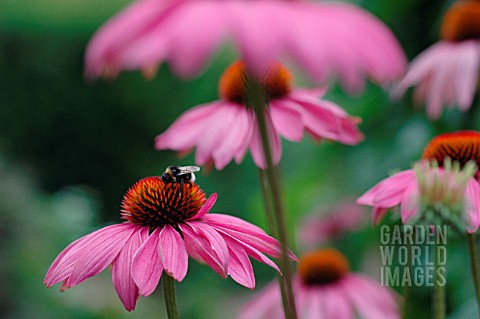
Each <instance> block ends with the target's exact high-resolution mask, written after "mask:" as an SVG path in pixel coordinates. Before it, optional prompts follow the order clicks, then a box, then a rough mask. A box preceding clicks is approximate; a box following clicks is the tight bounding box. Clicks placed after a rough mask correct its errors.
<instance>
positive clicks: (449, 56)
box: [394, 0, 480, 119]
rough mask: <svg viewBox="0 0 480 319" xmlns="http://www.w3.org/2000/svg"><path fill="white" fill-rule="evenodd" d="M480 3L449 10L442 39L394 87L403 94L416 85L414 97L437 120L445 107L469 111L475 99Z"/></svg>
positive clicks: (460, 3) (462, 3)
mask: <svg viewBox="0 0 480 319" xmlns="http://www.w3.org/2000/svg"><path fill="white" fill-rule="evenodd" d="M479 21H480V2H478V1H470V0H467V1H458V2H457V3H455V4H454V5H453V6H452V7H451V8H450V9H449V10H448V11H447V13H446V15H445V17H444V19H443V23H442V29H441V35H442V39H441V40H440V41H439V42H437V43H435V44H434V45H432V46H431V47H430V48H428V49H426V50H425V51H424V52H422V53H421V54H420V55H419V56H418V57H417V58H415V59H414V60H413V61H412V63H411V65H410V67H409V69H408V72H407V74H406V75H405V77H404V78H403V79H402V80H401V82H400V83H399V84H398V86H397V87H396V88H395V90H394V95H396V96H400V95H402V94H403V93H404V92H405V90H406V89H407V88H408V87H410V86H416V88H415V93H414V98H415V100H416V101H417V102H418V103H425V104H426V108H427V114H428V116H429V117H430V118H431V119H437V118H439V117H440V115H441V114H442V110H443V108H444V107H452V106H457V107H458V108H459V109H460V110H461V111H463V112H465V111H467V110H468V109H469V108H470V107H471V105H472V102H473V98H474V96H475V93H476V92H477V86H478V74H479V72H480V23H479Z"/></svg>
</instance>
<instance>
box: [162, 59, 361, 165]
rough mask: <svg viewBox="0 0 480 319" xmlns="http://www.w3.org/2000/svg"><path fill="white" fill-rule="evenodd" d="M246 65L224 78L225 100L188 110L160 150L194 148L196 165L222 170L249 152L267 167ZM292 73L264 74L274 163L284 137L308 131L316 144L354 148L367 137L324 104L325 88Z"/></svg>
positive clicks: (278, 69) (354, 121)
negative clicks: (307, 86)
mask: <svg viewBox="0 0 480 319" xmlns="http://www.w3.org/2000/svg"><path fill="white" fill-rule="evenodd" d="M246 76H247V72H246V66H245V63H244V62H240V61H239V62H236V63H234V64H233V65H232V66H230V67H229V68H228V69H227V70H226V72H225V73H224V75H223V76H222V78H221V80H220V85H219V93H220V97H221V100H218V101H214V102H211V103H207V104H203V105H200V106H197V107H195V108H193V109H191V110H188V111H187V112H185V113H184V114H182V115H181V116H180V118H179V119H178V120H177V121H176V122H175V123H173V124H172V125H171V126H170V128H168V129H167V131H165V132H164V133H162V134H160V135H159V136H157V139H156V144H155V146H156V148H157V149H159V150H163V149H171V150H176V151H179V152H180V153H187V152H189V151H190V150H192V149H193V148H196V154H195V162H196V163H197V165H204V164H207V163H210V162H213V163H214V164H215V167H216V168H217V169H219V170H220V169H223V168H224V167H225V166H226V165H227V164H228V163H229V162H230V161H231V160H232V159H235V162H237V163H240V162H241V161H242V160H243V158H244V156H245V154H246V152H247V150H248V149H250V151H251V153H252V157H253V160H254V161H255V163H256V164H257V166H258V167H260V168H265V167H266V161H265V156H264V155H263V149H262V140H261V137H260V132H259V130H258V126H257V123H256V118H255V112H254V110H253V109H252V108H251V107H250V106H249V105H248V103H247V88H246V85H247V84H246ZM292 79H293V78H292V75H291V73H290V72H289V71H288V69H287V68H285V67H284V66H283V65H281V64H279V63H275V64H273V65H272V66H271V67H270V68H268V69H267V70H266V71H264V73H263V76H262V80H261V83H262V85H263V87H264V90H265V92H266V98H267V104H268V107H267V108H266V112H265V117H266V121H267V127H268V133H269V136H270V139H269V140H270V142H271V149H272V157H273V161H274V163H275V164H277V163H278V162H279V161H280V158H281V152H282V149H281V143H280V136H282V137H284V138H286V139H288V140H290V141H296V142H298V141H300V140H302V138H303V133H304V131H306V132H307V133H309V135H310V136H312V137H313V138H314V139H315V140H320V139H330V140H334V141H338V142H341V143H344V144H349V145H354V144H357V143H359V142H360V141H361V140H362V139H363V135H362V133H361V132H360V131H359V130H358V128H357V125H358V124H359V123H360V119H359V118H355V117H350V116H348V115H347V113H346V112H345V111H344V110H343V109H342V108H341V107H340V106H338V105H336V104H334V103H332V102H329V101H326V100H322V99H321V97H322V96H323V94H324V93H325V90H323V89H322V90H301V89H295V88H294V87H293V84H292V82H293V80H292Z"/></svg>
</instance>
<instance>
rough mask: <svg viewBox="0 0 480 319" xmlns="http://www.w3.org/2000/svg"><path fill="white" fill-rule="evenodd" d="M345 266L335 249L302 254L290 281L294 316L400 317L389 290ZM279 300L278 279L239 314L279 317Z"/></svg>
mask: <svg viewBox="0 0 480 319" xmlns="http://www.w3.org/2000/svg"><path fill="white" fill-rule="evenodd" d="M349 269H350V266H349V264H348V261H347V259H346V258H345V256H343V254H341V253H340V252H339V251H337V250H335V249H323V250H317V251H313V252H309V253H307V254H305V255H304V256H302V257H301V258H300V262H299V264H298V274H297V276H295V277H294V282H293V284H294V288H295V302H296V304H297V312H298V318H322V319H337V318H342V319H355V318H358V316H357V315H359V316H360V318H372V319H373V318H388V319H395V318H400V316H399V313H398V306H397V302H396V300H395V296H394V294H393V292H392V291H390V290H389V289H388V288H386V287H382V286H380V284H378V283H377V282H375V281H373V280H372V279H370V278H367V277H365V276H363V275H361V274H358V273H353V272H350V270H349ZM281 300H282V298H281V296H280V291H279V289H278V282H273V283H271V284H270V285H269V286H267V287H266V288H265V289H264V290H263V291H262V292H260V294H259V296H257V297H256V298H255V299H254V300H253V301H252V302H250V303H248V304H247V305H246V307H245V310H244V311H243V312H242V313H241V315H240V318H242V319H267V318H268V319H276V318H283V314H282V312H281V308H282V307H281Z"/></svg>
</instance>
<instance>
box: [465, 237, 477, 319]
mask: <svg viewBox="0 0 480 319" xmlns="http://www.w3.org/2000/svg"><path fill="white" fill-rule="evenodd" d="M467 238H468V250H469V252H470V264H471V266H472V276H473V283H474V285H475V293H476V295H477V305H478V310H479V311H480V265H479V263H478V247H477V235H476V234H468V235H467Z"/></svg>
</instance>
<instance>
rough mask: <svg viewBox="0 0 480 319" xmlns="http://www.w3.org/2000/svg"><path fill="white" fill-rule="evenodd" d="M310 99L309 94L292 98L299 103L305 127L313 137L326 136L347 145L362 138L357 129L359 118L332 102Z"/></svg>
mask: <svg viewBox="0 0 480 319" xmlns="http://www.w3.org/2000/svg"><path fill="white" fill-rule="evenodd" d="M310 100H311V98H310V97H309V96H306V97H303V96H300V95H299V94H297V95H296V97H295V98H292V101H293V102H294V103H297V104H298V105H299V107H298V110H299V111H300V113H301V114H302V121H303V123H304V125H305V127H306V128H307V129H308V131H309V132H310V133H311V134H312V135H313V136H314V137H315V138H327V139H331V140H334V141H338V142H341V143H344V144H348V145H355V144H358V143H359V142H360V141H361V140H362V139H363V134H362V133H361V132H360V131H359V129H358V124H359V123H360V119H358V118H355V117H351V116H349V115H348V114H347V113H346V112H345V111H344V110H343V109H342V108H340V107H339V106H338V105H336V104H334V103H332V102H329V101H325V100H318V101H315V102H311V101H310Z"/></svg>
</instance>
